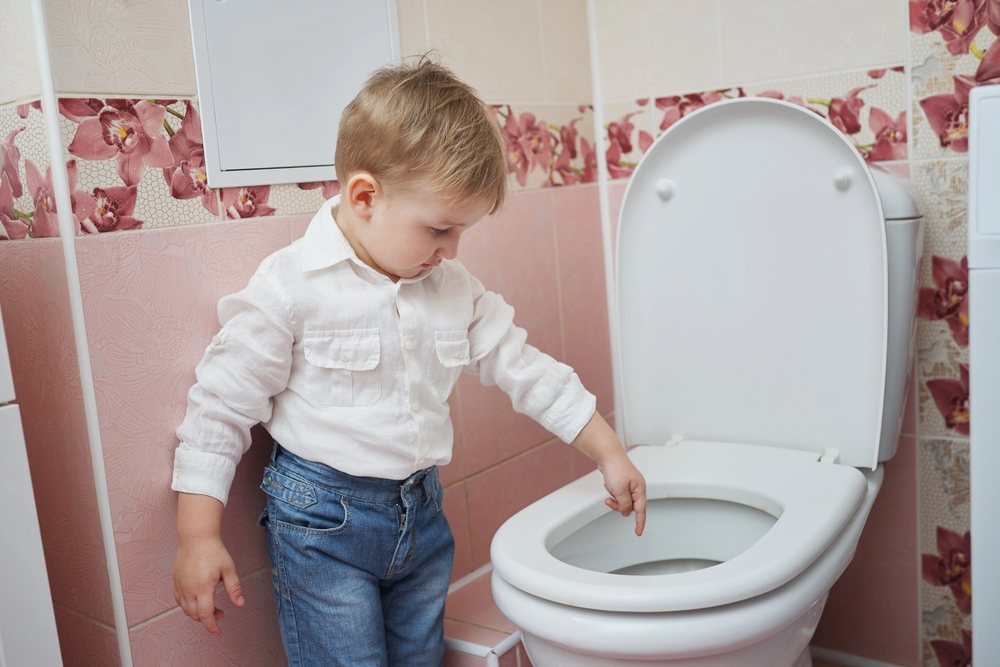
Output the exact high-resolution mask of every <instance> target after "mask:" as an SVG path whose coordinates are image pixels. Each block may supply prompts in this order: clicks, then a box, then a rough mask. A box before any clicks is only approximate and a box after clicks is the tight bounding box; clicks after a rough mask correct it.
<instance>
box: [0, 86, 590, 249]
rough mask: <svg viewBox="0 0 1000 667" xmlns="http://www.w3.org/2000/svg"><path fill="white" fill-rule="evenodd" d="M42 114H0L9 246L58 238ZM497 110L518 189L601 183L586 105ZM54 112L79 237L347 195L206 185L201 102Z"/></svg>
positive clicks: (88, 103)
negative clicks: (17, 240) (8, 164)
mask: <svg viewBox="0 0 1000 667" xmlns="http://www.w3.org/2000/svg"><path fill="white" fill-rule="evenodd" d="M40 106H41V105H40V104H38V103H35V104H24V105H19V106H17V107H14V106H10V107H3V108H0V131H3V135H2V137H0V138H3V137H6V138H7V139H6V141H5V144H4V145H5V148H4V151H5V155H7V154H8V153H9V154H10V155H11V156H12V157H13V158H15V159H13V160H12V161H9V162H11V163H12V164H14V165H16V167H14V168H13V170H8V171H5V173H4V176H3V178H2V179H0V216H3V217H2V220H3V221H5V226H4V229H5V230H6V229H7V228H8V227H9V228H10V231H11V232H12V233H8V234H6V235H7V236H11V237H13V238H26V237H27V238H40V237H44V236H56V235H58V226H57V225H56V224H55V216H54V213H55V201H54V200H53V198H52V197H48V198H46V197H45V193H46V192H49V191H51V184H50V183H49V182H48V181H46V180H45V178H44V177H43V176H41V175H40V174H41V173H42V171H43V170H44V168H45V167H46V165H47V164H48V163H47V160H45V156H46V155H47V142H46V140H45V134H44V133H45V125H44V122H43V119H42V116H41V113H40ZM490 112H491V113H492V115H493V117H494V118H495V119H496V121H497V124H498V126H499V127H500V130H501V133H502V134H503V137H504V140H505V141H506V145H507V149H508V152H509V155H510V157H511V167H510V169H511V190H512V191H518V190H526V189H536V188H543V187H555V186H563V185H573V184H576V183H588V182H593V181H596V180H597V157H596V145H595V141H594V130H593V117H592V113H593V110H592V109H591V107H589V106H586V105H540V106H537V107H532V109H531V110H527V109H525V108H522V107H520V106H517V107H511V105H492V106H491V107H490ZM59 113H60V119H59V126H60V134H61V140H62V144H63V146H64V148H65V151H66V153H67V158H68V161H67V171H68V174H69V180H70V190H71V199H72V203H73V213H74V218H75V221H76V224H77V229H78V233H82V234H87V233H90V234H94V233H102V232H111V231H125V230H131V229H141V228H145V229H148V228H155V227H172V226H178V225H187V224H194V223H202V222H212V221H217V220H232V219H240V218H250V217H261V216H269V215H295V214H300V213H312V212H314V211H316V210H318V209H319V207H320V206H321V205H322V204H323V202H324V201H325V200H327V199H329V198H330V197H332V196H333V195H334V194H336V193H338V192H339V191H340V187H339V184H338V183H337V182H336V181H326V182H322V183H299V184H281V185H263V186H253V187H245V188H222V189H221V190H214V189H212V188H209V187H208V179H207V176H206V173H205V164H204V146H203V144H202V137H201V122H200V118H199V116H198V107H197V102H196V100H194V99H134V98H105V99H99V98H83V97H74V98H60V99H59ZM17 114H21V116H18V115H17ZM22 119H26V122H25V123H21V124H18V122H19V121H20V120H22ZM22 126H24V127H26V129H25V130H24V131H23V132H18V131H17V130H18V129H19V128H20V127H22ZM12 132H13V134H11V133H12ZM36 135H37V136H36ZM29 161H30V164H31V165H32V166H31V167H28V164H29ZM36 166H37V167H38V168H37V169H36V168H35V167H36ZM29 172H30V173H29ZM28 181H30V182H31V183H30V186H31V187H30V188H28V189H29V190H30V192H24V191H25V190H26V188H25V187H24V185H23V184H25V183H27V182H28ZM4 183H6V185H4ZM4 188H7V189H8V190H10V193H8V194H5V193H7V190H5V189H4ZM13 193H16V194H17V196H13ZM39 202H42V204H43V205H42V206H41V207H40V206H39ZM15 211H16V213H15ZM36 214H37V215H36ZM18 220H20V222H18ZM36 221H42V222H46V223H49V224H47V225H43V224H36Z"/></svg>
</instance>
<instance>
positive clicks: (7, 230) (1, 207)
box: [0, 180, 30, 239]
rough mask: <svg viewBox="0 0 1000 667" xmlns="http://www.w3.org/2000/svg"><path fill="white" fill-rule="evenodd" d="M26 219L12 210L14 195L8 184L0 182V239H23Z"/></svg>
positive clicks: (27, 229) (27, 228) (25, 231)
mask: <svg viewBox="0 0 1000 667" xmlns="http://www.w3.org/2000/svg"><path fill="white" fill-rule="evenodd" d="M26 219H27V217H26V216H23V215H19V213H18V212H17V211H15V210H14V194H13V193H12V192H11V189H10V183H8V182H7V181H5V180H0V225H2V228H0V233H2V236H0V238H4V239H23V238H25V237H26V236H27V235H28V231H29V229H30V228H29V227H28V223H27V222H26Z"/></svg>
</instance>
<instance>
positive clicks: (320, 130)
mask: <svg viewBox="0 0 1000 667" xmlns="http://www.w3.org/2000/svg"><path fill="white" fill-rule="evenodd" d="M189 7H190V10H191V30H192V36H193V43H194V57H195V70H196V72H197V78H198V101H199V104H200V105H201V111H202V131H203V134H204V139H205V163H206V168H207V173H208V184H209V185H210V186H212V187H220V186H227V187H228V186H239V185H264V184H270V183H302V182H307V181H324V180H333V179H334V178H336V175H335V172H334V167H333V155H334V149H335V148H336V140H337V128H338V125H339V124H340V115H341V112H342V111H343V109H344V107H345V106H347V103H348V102H350V101H351V100H352V99H353V98H354V96H355V95H356V94H357V93H358V91H359V90H360V89H361V87H362V85H363V84H364V82H365V80H366V79H367V78H368V76H369V75H370V74H371V73H372V71H373V70H375V69H377V68H379V67H381V66H383V65H386V64H388V63H390V62H392V61H393V60H394V59H396V58H398V57H399V38H398V28H397V23H396V3H395V0H364V1H363V2H359V1H358V0H189Z"/></svg>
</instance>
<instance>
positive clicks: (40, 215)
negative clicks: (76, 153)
mask: <svg viewBox="0 0 1000 667" xmlns="http://www.w3.org/2000/svg"><path fill="white" fill-rule="evenodd" d="M24 172H25V176H26V177H27V181H28V192H29V193H31V198H32V200H33V201H34V204H35V211H34V214H33V216H32V220H31V224H30V234H31V237H32V238H36V239H37V238H46V237H52V236H59V220H58V218H57V217H56V200H55V196H54V192H55V188H54V187H53V186H52V166H51V165H50V166H49V167H48V169H46V170H45V177H44V178H43V177H42V172H41V170H39V168H38V167H37V166H36V165H35V163H34V162H32V161H31V160H25V161H24ZM66 174H67V176H69V190H70V202H71V204H72V207H73V219H74V221H75V222H76V233H77V234H79V233H80V231H81V229H82V230H86V231H87V232H89V233H92V234H93V233H96V232H97V229H96V228H95V227H94V225H93V224H92V223H91V221H90V220H89V218H90V214H91V213H93V212H94V210H95V209H96V208H97V202H96V201H94V198H93V197H92V196H91V195H89V194H87V193H86V192H83V191H82V190H77V189H76V181H77V170H76V160H70V161H69V162H67V163H66Z"/></svg>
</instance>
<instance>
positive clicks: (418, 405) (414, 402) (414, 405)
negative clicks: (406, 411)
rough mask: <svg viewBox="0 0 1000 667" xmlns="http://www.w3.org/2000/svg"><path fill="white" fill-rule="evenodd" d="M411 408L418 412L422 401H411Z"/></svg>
mask: <svg viewBox="0 0 1000 667" xmlns="http://www.w3.org/2000/svg"><path fill="white" fill-rule="evenodd" d="M410 409H411V410H413V411H414V412H417V411H418V410H419V409H420V403H418V402H416V401H413V402H412V403H410Z"/></svg>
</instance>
